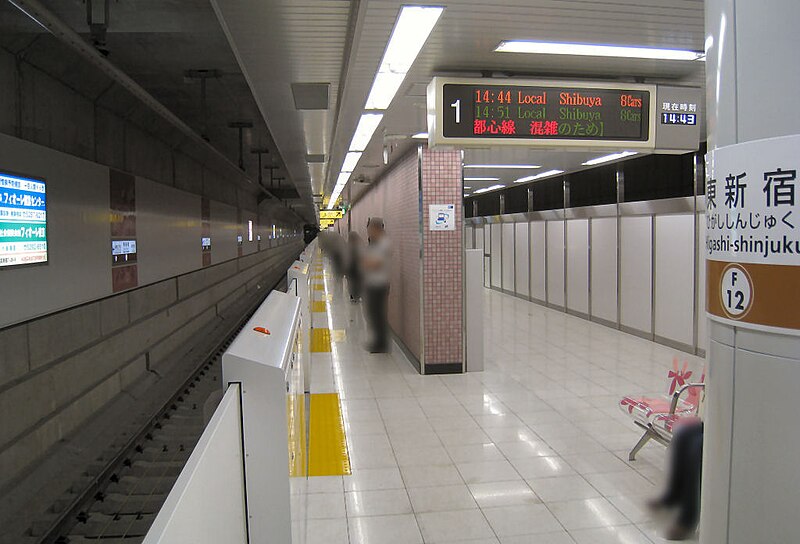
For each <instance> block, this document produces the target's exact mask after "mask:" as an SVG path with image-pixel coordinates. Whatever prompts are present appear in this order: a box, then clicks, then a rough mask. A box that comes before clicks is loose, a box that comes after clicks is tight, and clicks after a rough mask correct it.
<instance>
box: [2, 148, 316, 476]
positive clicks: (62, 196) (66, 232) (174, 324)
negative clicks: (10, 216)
mask: <svg viewBox="0 0 800 544" xmlns="http://www.w3.org/2000/svg"><path fill="white" fill-rule="evenodd" d="M0 170H2V171H5V172H12V173H17V174H23V175H30V176H34V177H40V178H44V179H45V180H46V182H47V197H48V202H47V207H48V209H47V211H48V249H49V255H48V257H49V261H48V263H47V264H43V265H30V266H23V267H14V268H4V269H0V300H1V301H2V302H1V303H0V414H1V415H0V417H2V425H0V474H2V476H0V487H2V485H3V484H4V483H5V482H7V481H8V480H9V479H11V478H13V477H14V476H15V475H17V474H19V473H20V472H21V471H23V470H24V469H25V468H26V467H27V466H29V465H30V464H31V463H32V462H34V461H35V460H36V459H38V458H40V457H41V456H42V455H43V454H44V453H45V452H46V451H47V450H48V448H49V447H50V446H52V445H53V444H55V443H56V442H57V441H58V440H60V439H62V438H64V437H66V436H67V435H69V433H71V432H72V431H73V430H75V429H76V428H77V427H78V426H79V425H80V424H81V423H83V422H85V421H86V420H87V419H88V418H89V417H91V416H92V415H93V414H94V413H96V412H97V411H98V410H100V409H102V407H103V406H104V405H105V404H106V403H107V402H108V401H110V400H111V399H113V398H114V397H115V396H116V395H118V394H120V392H121V391H123V390H125V389H126V388H127V387H128V386H130V385H131V384H133V383H134V382H135V381H136V380H137V379H138V378H139V377H141V376H142V375H143V374H144V373H146V372H155V373H158V374H159V375H164V374H166V373H169V371H170V368H169V367H168V365H166V361H167V356H168V355H169V354H170V353H171V352H172V351H173V350H175V349H176V348H177V347H178V346H179V345H181V344H182V343H183V342H186V341H187V340H189V339H190V338H191V336H192V334H194V333H195V332H197V331H198V330H200V329H201V328H202V327H204V326H206V325H209V324H210V323H212V322H213V321H214V320H220V319H223V317H222V316H223V315H224V312H225V310H226V308H228V307H229V306H231V305H232V304H234V303H235V302H236V301H238V300H240V299H241V298H242V297H245V296H248V295H249V294H253V293H254V292H255V290H256V289H259V288H269V287H271V286H272V285H273V284H274V282H275V281H277V279H278V278H280V276H281V275H283V273H284V272H285V270H286V268H287V267H288V266H289V264H290V263H291V262H292V260H294V259H295V258H296V256H297V255H298V254H299V252H300V251H301V250H302V247H303V243H302V231H301V229H299V228H296V227H294V226H287V225H286V224H285V223H283V224H281V225H280V227H279V226H278V225H276V228H275V231H274V234H275V236H274V237H273V223H274V222H276V221H277V220H276V219H273V218H272V216H270V215H266V214H265V215H261V216H259V214H257V213H256V212H255V211H251V210H246V209H245V210H243V209H241V208H237V207H234V206H231V205H229V204H226V203H223V202H218V201H215V200H209V201H208V205H207V209H208V212H209V214H208V215H206V216H205V219H206V220H207V221H206V228H207V229H209V230H208V232H210V235H211V238H212V250H211V252H210V253H209V254H208V255H206V254H204V252H203V251H202V246H201V235H202V232H203V224H204V214H203V210H202V208H203V205H202V200H203V199H202V197H201V196H200V195H197V194H192V193H190V192H188V191H183V190H180V189H177V188H175V187H171V186H168V185H165V184H163V183H157V182H155V181H153V180H149V179H146V178H143V177H140V176H138V177H137V176H132V175H131V174H127V173H120V172H118V171H116V170H113V169H110V168H109V167H108V166H105V165H101V164H97V163H94V162H91V161H87V160H85V159H81V158H78V157H75V156H72V155H70V154H67V153H64V152H61V151H57V150H53V149H50V148H47V147H44V146H41V145H38V144H35V143H32V142H28V141H25V140H21V139H18V138H14V137H11V136H7V135H4V134H0ZM114 176H117V177H123V178H127V179H129V180H130V181H131V183H132V185H133V186H134V187H135V201H136V216H135V223H136V232H135V238H136V240H137V253H138V261H137V264H136V266H137V269H138V278H137V283H136V285H133V286H126V285H122V286H119V285H117V286H115V285H114V281H113V279H112V278H113V273H114V267H112V263H111V239H112V228H111V224H112V221H114V218H113V217H114V212H113V210H112V209H111V204H110V199H111V197H110V192H111V191H110V186H111V183H112V181H111V179H112V177H114ZM267 213H268V212H267ZM248 220H252V221H253V222H254V232H253V241H249V239H248V232H247V225H248ZM238 235H242V236H243V242H242V244H241V245H240V244H239V243H238V241H237V236H238ZM258 235H261V241H258ZM204 257H206V259H205V260H204Z"/></svg>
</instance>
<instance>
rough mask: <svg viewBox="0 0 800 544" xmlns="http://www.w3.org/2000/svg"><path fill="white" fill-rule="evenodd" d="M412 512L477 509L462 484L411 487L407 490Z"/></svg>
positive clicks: (466, 488) (467, 490) (468, 491)
mask: <svg viewBox="0 0 800 544" xmlns="http://www.w3.org/2000/svg"><path fill="white" fill-rule="evenodd" d="M408 494H409V495H410V496H411V505H412V507H413V508H414V512H417V513H420V512H444V511H452V510H474V509H476V508H477V507H478V505H477V504H476V502H475V499H474V498H473V496H472V493H470V490H469V488H468V487H467V486H466V485H464V484H459V485H442V486H436V487H412V488H410V489H409V490H408Z"/></svg>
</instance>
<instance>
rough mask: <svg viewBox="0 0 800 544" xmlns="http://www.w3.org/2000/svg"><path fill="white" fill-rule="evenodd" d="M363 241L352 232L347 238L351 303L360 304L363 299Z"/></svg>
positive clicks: (348, 280) (347, 273) (348, 281)
mask: <svg viewBox="0 0 800 544" xmlns="http://www.w3.org/2000/svg"><path fill="white" fill-rule="evenodd" d="M363 244H364V242H363V240H362V239H361V236H359V234H358V233H357V232H351V233H350V234H349V235H348V237H347V246H348V261H347V271H346V276H347V287H348V289H349V291H350V302H358V301H359V299H360V298H361V284H362V282H363V278H362V272H361V258H362V251H363V247H362V246H363Z"/></svg>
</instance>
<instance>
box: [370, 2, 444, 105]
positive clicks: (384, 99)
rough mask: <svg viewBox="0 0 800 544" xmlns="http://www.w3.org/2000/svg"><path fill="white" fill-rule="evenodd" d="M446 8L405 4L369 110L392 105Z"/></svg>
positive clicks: (371, 95)
mask: <svg viewBox="0 0 800 544" xmlns="http://www.w3.org/2000/svg"><path fill="white" fill-rule="evenodd" d="M443 11H444V8H443V7H436V6H404V7H403V8H402V9H401V10H400V16H399V17H398V18H397V22H396V23H395V25H394V29H393V30H392V36H391V38H389V43H388V44H387V45H386V51H384V52H383V59H382V60H381V64H380V67H379V68H378V73H377V74H376V75H375V81H373V82H372V89H371V90H370V92H369V97H368V98H367V105H366V109H368V110H385V109H387V108H388V107H389V104H391V103H392V100H394V95H395V94H397V91H398V89H399V88H400V85H402V84H403V80H404V79H405V78H406V74H408V71H409V70H410V69H411V66H412V65H413V64H414V60H416V58H417V55H419V52H420V51H421V50H422V46H424V45H425V42H426V41H427V40H428V36H430V34H431V32H432V31H433V27H434V26H436V22H437V21H438V20H439V17H440V16H441V15H442V12H443Z"/></svg>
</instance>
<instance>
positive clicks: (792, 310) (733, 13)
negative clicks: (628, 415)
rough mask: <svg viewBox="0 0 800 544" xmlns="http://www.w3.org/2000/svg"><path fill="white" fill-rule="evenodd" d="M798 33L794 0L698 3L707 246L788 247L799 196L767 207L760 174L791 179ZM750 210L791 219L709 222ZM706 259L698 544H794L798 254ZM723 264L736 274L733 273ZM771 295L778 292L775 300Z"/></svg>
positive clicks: (795, 152) (799, 5)
mask: <svg viewBox="0 0 800 544" xmlns="http://www.w3.org/2000/svg"><path fill="white" fill-rule="evenodd" d="M798 25H800V2H797V0H706V29H707V32H706V36H707V37H706V50H707V59H706V77H707V107H708V109H707V126H708V149H709V155H708V158H707V160H708V168H707V171H708V174H707V178H708V180H709V181H708V183H709V185H708V187H707V190H706V207H707V223H706V224H707V227H708V228H707V231H706V232H707V237H708V239H709V240H710V241H711V240H715V239H722V238H724V237H726V236H727V237H729V239H731V240H735V239H739V238H740V237H741V236H745V237H749V236H750V235H751V234H753V235H754V236H755V237H756V238H758V237H759V236H761V237H762V238H763V236H766V235H769V238H770V239H775V238H777V237H778V236H783V234H784V231H780V229H788V230H786V232H787V233H789V236H790V237H793V239H795V240H796V239H798V234H794V233H800V208H798V207H797V205H798V204H800V188H797V189H794V191H796V194H795V195H794V196H795V201H794V204H793V205H792V206H791V207H786V209H785V210H784V209H782V208H780V209H778V208H777V207H776V206H775V201H774V200H773V201H772V202H769V203H768V202H766V201H765V199H766V197H767V195H768V194H770V193H771V188H768V189H767V192H764V190H763V189H764V187H765V183H766V181H765V180H766V179H767V178H766V177H765V174H766V172H767V170H765V169H768V170H777V169H779V168H780V169H783V170H796V171H798V172H800V144H799V143H798V141H797V140H793V139H791V136H792V135H797V134H798V133H800V110H798V109H797V108H794V107H792V106H791V99H790V98H789V96H787V90H788V89H796V88H798V86H800V64H798V62H797V45H798V38H797V32H796V29H797V28H798ZM778 137H780V138H781V139H780V140H772V141H769V142H764V140H765V139H768V138H778ZM732 146H736V147H735V148H733V147H732ZM759 146H760V147H759ZM759 150H760V151H759ZM765 151H769V153H768V155H769V157H770V158H769V160H765V158H764V157H765V154H767V153H765ZM767 163H769V164H767ZM742 173H746V177H743V178H742V179H741V182H742V183H746V184H747V187H748V188H747V190H746V192H744V193H743V194H744V195H745V197H746V199H747V200H745V202H744V203H737V205H728V204H723V203H725V201H726V193H727V191H726V189H727V185H726V184H727V181H726V177H728V176H731V175H733V176H734V180H733V181H732V182H731V183H735V176H738V175H740V174H742ZM795 183H797V184H800V180H798V181H793V182H792V185H794V184H795ZM712 184H714V185H715V187H714V189H715V191H716V194H714V191H713V190H712ZM712 197H715V198H716V206H714V205H712V203H711V200H712ZM757 206H761V208H760V210H759V209H757V208H756V207H757ZM790 208H791V209H790ZM754 209H755V210H756V211H760V212H761V214H762V215H761V216H762V217H763V216H764V214H765V213H766V214H773V213H774V214H775V215H776V216H783V214H784V213H785V212H787V211H793V212H794V213H793V214H792V216H791V217H790V222H792V223H794V224H795V228H794V229H789V228H788V227H781V225H780V224H779V225H778V226H777V227H776V229H773V230H771V231H769V232H767V231H763V230H762V231H761V232H760V233H759V232H758V230H757V229H753V228H751V227H747V228H743V227H740V226H735V227H734V228H727V227H726V226H723V227H718V226H714V223H713V220H714V217H713V214H714V213H717V212H719V213H720V214H721V215H723V216H725V215H726V214H727V216H728V217H730V216H731V213H734V214H735V213H738V212H742V213H745V214H749V213H750V212H752V211H754ZM715 210H716V211H715ZM779 221H780V220H779ZM779 231H780V234H778V233H779ZM705 253H706V257H707V261H706V270H707V278H708V280H707V282H708V283H707V289H706V293H707V295H706V296H707V306H708V310H709V317H710V322H709V349H708V363H707V376H706V383H707V394H706V405H705V406H706V410H705V425H706V426H705V440H704V459H703V492H702V509H701V521H700V542H701V543H703V544H723V543H731V544H745V543H747V544H751V543H755V542H759V543H762V542H763V543H782V542H800V524H798V520H797V512H798V504H800V468H798V461H797V452H798V451H800V432H798V431H800V423H798V418H797V411H798V402H799V401H798V391H800V336H798V334H800V330H798V329H800V326H794V325H792V319H793V318H792V316H795V317H797V316H798V314H799V313H800V308H798V307H797V306H792V305H791V304H790V302H791V301H790V300H789V299H791V298H792V297H793V296H795V295H793V294H792V293H796V292H797V291H798V285H799V284H800V256H797V255H794V256H788V257H787V255H785V254H784V255H782V256H780V257H776V256H774V255H770V256H763V255H762V257H760V258H759V257H757V256H756V255H755V254H754V253H752V252H751V253H748V252H745V251H739V252H738V253H733V252H732V251H713V250H712V251H709V249H708V246H707V247H706V251H705ZM726 267H727V268H726ZM730 267H737V268H736V270H735V272H736V274H735V275H732V273H731V272H730ZM726 269H727V270H728V271H729V274H728V276H727V280H726V276H725V272H726ZM776 271H780V274H778V275H781V277H784V278H785V281H783V282H780V283H776V282H775V281H766V282H765V281H764V276H763V275H761V274H764V273H767V274H776V273H777V272H776ZM743 277H746V278H747V279H746V280H745V281H747V282H748V283H747V286H748V291H747V292H746V293H745V292H743V299H746V300H744V303H743V305H742V309H736V302H735V300H736V299H735V298H733V299H732V300H733V301H734V302H732V303H730V302H726V300H725V298H726V293H727V291H728V290H732V291H733V294H734V295H735V294H736V290H737V289H738V287H737V286H740V285H742V284H741V279H742V278H743ZM775 277H777V276H775ZM737 281H738V282H739V283H736V282H737ZM726 282H727V283H726ZM781 283H783V284H784V285H783V287H781ZM775 289H785V293H786V294H785V296H783V297H782V300H783V302H781V296H777V297H776V296H775V293H776V291H775ZM745 295H746V296H745ZM778 295H780V293H778ZM726 304H727V306H726ZM731 304H733V306H730V305H731Z"/></svg>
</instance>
